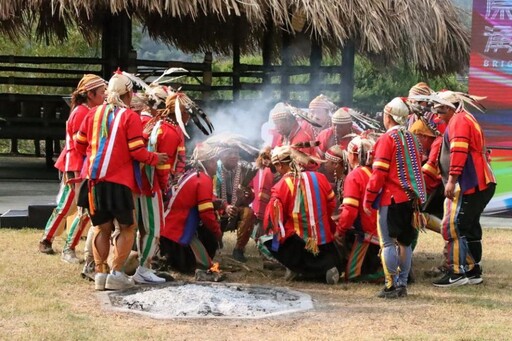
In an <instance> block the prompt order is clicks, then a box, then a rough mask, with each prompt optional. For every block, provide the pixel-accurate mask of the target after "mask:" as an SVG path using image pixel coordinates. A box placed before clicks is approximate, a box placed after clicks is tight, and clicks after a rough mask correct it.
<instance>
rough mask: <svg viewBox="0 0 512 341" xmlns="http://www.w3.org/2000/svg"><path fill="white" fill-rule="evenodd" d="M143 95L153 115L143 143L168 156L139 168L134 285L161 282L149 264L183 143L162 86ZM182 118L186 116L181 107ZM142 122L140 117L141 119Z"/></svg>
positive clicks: (156, 242)
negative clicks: (136, 258)
mask: <svg viewBox="0 0 512 341" xmlns="http://www.w3.org/2000/svg"><path fill="white" fill-rule="evenodd" d="M148 92H149V94H148V93H147V94H146V95H147V96H148V98H147V103H148V105H152V106H150V107H149V108H150V109H151V110H152V112H154V116H153V117H152V118H151V119H150V120H149V121H147V122H146V125H145V127H144V129H143V137H144V139H145V141H147V143H146V145H147V148H148V151H150V152H158V153H164V154H167V155H168V156H169V159H168V160H167V162H165V163H162V164H159V165H157V166H156V167H153V166H151V165H143V166H142V169H141V172H140V177H141V182H142V187H141V195H140V196H137V203H136V213H137V222H138V233H137V249H138V259H139V266H138V267H137V269H136V271H135V274H134V275H133V276H132V279H133V280H134V281H135V283H140V284H155V283H163V282H165V279H164V278H161V277H159V276H157V275H156V274H155V273H154V272H153V271H152V270H151V269H150V263H151V260H152V259H153V257H154V255H155V253H156V251H157V249H158V239H159V238H160V230H161V229H162V227H163V225H164V200H163V198H164V196H165V193H166V192H167V190H168V187H169V176H170V174H172V172H173V169H172V166H173V163H174V160H175V159H176V157H177V154H178V148H179V146H180V145H181V144H183V140H184V137H183V132H182V131H181V130H180V128H179V127H178V124H177V123H176V118H175V116H174V108H175V99H176V96H177V95H174V96H173V97H172V98H171V97H170V96H169V95H168V93H167V90H166V88H165V87H162V86H153V87H152V88H151V90H150V91H148ZM181 110H182V112H183V113H184V114H183V115H185V116H187V117H186V118H185V122H186V121H187V120H188V114H187V112H186V110H185V107H184V106H183V105H181ZM141 121H142V116H141Z"/></svg>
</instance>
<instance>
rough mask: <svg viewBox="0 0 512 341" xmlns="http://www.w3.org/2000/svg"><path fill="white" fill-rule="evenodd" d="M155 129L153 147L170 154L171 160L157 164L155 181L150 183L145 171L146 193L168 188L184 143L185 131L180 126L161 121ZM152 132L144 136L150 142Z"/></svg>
mask: <svg viewBox="0 0 512 341" xmlns="http://www.w3.org/2000/svg"><path fill="white" fill-rule="evenodd" d="M153 129H158V131H156V134H157V135H156V144H155V146H153V147H152V148H155V151H156V152H158V153H165V154H167V155H168V156H169V160H168V161H167V162H166V163H164V164H160V165H157V166H156V169H155V173H156V176H155V178H154V179H153V183H152V184H150V183H149V181H148V180H149V179H148V174H147V172H143V182H142V183H143V193H144V194H145V195H151V193H152V192H155V191H156V190H164V191H166V190H167V187H168V183H169V176H170V174H171V173H173V172H174V169H173V168H174V165H175V163H176V160H177V157H178V153H179V152H180V146H181V145H183V143H184V141H183V133H182V132H181V129H180V128H179V127H176V126H175V125H173V124H171V123H169V122H167V121H163V120H162V121H161V122H160V124H157V125H155V127H154V128H153ZM150 137H151V133H150V134H149V135H146V134H144V138H145V139H146V140H147V141H148V143H149V142H150V141H149V140H150Z"/></svg>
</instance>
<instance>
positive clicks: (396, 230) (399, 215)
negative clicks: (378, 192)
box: [387, 201, 416, 246]
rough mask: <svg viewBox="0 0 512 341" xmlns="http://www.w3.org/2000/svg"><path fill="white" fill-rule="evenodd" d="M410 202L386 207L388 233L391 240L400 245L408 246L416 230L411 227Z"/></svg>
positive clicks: (414, 236) (411, 209)
mask: <svg viewBox="0 0 512 341" xmlns="http://www.w3.org/2000/svg"><path fill="white" fill-rule="evenodd" d="M413 212H414V211H413V207H412V201H406V202H402V203H400V204H395V203H392V204H391V205H389V206H388V216H387V223H388V231H389V236H390V237H391V238H394V239H396V240H397V241H398V242H399V243H400V244H402V245H405V246H409V245H411V244H412V242H413V241H414V239H415V238H416V229H415V228H414V227H413V226H412V214H413Z"/></svg>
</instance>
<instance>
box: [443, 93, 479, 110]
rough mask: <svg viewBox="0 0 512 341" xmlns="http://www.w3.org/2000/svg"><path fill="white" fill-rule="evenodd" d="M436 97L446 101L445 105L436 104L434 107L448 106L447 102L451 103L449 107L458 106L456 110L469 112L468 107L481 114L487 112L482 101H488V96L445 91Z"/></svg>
mask: <svg viewBox="0 0 512 341" xmlns="http://www.w3.org/2000/svg"><path fill="white" fill-rule="evenodd" d="M435 95H437V97H438V98H439V99H441V100H443V101H444V103H442V102H439V103H438V104H435V105H434V107H439V106H442V105H448V104H446V102H448V103H449V105H448V106H450V107H452V108H454V107H455V105H457V108H456V110H460V109H464V110H466V111H468V110H467V105H468V104H469V105H470V106H472V107H474V108H476V109H478V110H480V111H481V112H485V110H486V109H485V107H484V106H483V105H482V104H481V103H480V101H482V100H484V99H486V98H487V97H486V96H474V95H470V94H467V93H464V92H458V91H451V90H445V91H439V92H437V93H436V94H435Z"/></svg>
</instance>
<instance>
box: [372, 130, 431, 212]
mask: <svg viewBox="0 0 512 341" xmlns="http://www.w3.org/2000/svg"><path fill="white" fill-rule="evenodd" d="M399 130H400V131H399ZM402 137H403V138H404V139H405V140H402ZM407 144H410V146H411V147H410V148H407ZM374 150H375V152H374V162H373V172H372V175H371V177H370V181H369V182H368V185H367V187H366V195H365V199H364V205H365V206H366V207H368V208H370V207H372V206H379V207H380V206H389V205H390V204H391V202H392V199H393V200H394V202H395V203H396V204H399V203H402V202H406V201H410V200H413V199H414V198H415V197H419V198H420V203H423V202H424V201H425V199H426V198H425V196H426V193H425V183H424V180H423V175H422V173H421V153H420V147H419V144H418V142H417V141H416V138H415V137H414V135H413V134H412V133H410V132H409V131H407V130H405V129H402V128H401V127H400V126H398V125H396V126H394V127H392V128H390V129H388V131H387V132H386V133H384V134H383V135H382V136H381V137H379V139H378V140H377V142H376V143H375V149H374ZM377 197H379V198H377ZM377 200H379V201H380V202H379V203H378V205H374V203H375V202H376V201H377ZM376 204H377V203H376Z"/></svg>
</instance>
